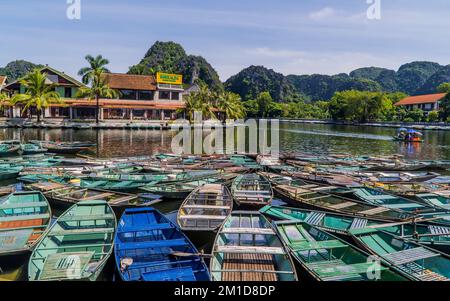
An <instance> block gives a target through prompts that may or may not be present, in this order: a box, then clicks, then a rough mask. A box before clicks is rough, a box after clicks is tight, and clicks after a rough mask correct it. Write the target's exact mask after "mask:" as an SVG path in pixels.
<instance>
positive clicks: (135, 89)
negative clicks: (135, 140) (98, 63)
mask: <svg viewBox="0 0 450 301" xmlns="http://www.w3.org/2000/svg"><path fill="white" fill-rule="evenodd" d="M41 72H43V73H46V74H47V81H48V84H53V85H55V91H56V92H58V94H59V96H60V97H61V100H62V103H61V104H52V105H51V106H50V107H49V108H47V109H46V110H45V113H44V118H60V119H71V120H78V119H95V114H96V101H95V100H89V99H82V98H78V97H77V92H78V90H79V89H80V88H82V87H84V85H83V84H82V83H80V82H79V81H77V80H76V79H74V78H72V77H70V76H68V75H66V74H64V73H63V72H60V71H57V70H55V69H53V68H51V67H48V66H46V67H44V68H42V69H41ZM104 80H105V81H106V83H107V84H108V85H109V87H110V88H111V89H114V90H116V91H117V92H118V95H119V96H118V98H116V99H106V98H102V99H100V100H99V105H100V110H99V118H100V119H101V120H171V119H176V118H179V117H182V116H181V115H183V114H182V113H179V111H180V109H182V108H184V102H183V94H184V89H183V83H182V77H181V75H176V74H165V73H158V74H157V75H156V76H153V75H131V74H119V73H105V74H104ZM5 89H7V91H8V93H9V94H10V95H11V96H12V95H14V94H16V93H24V92H25V87H23V85H22V84H21V83H20V80H17V81H15V82H12V83H10V84H8V85H6V86H5ZM35 114H36V113H35V110H33V108H32V109H31V110H27V112H23V110H22V107H21V106H14V107H11V108H10V109H9V110H6V116H7V117H14V118H18V117H32V116H34V115H35Z"/></svg>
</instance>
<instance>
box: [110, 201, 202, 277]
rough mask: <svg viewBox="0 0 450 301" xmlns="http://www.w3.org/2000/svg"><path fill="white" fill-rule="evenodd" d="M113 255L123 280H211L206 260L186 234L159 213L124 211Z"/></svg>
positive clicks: (143, 209) (136, 209)
mask: <svg viewBox="0 0 450 301" xmlns="http://www.w3.org/2000/svg"><path fill="white" fill-rule="evenodd" d="M114 253H115V258H116V267H117V271H118V272H119V274H120V277H121V278H122V280H124V281H208V280H210V276H209V273H208V269H207V266H206V264H205V262H204V260H203V257H202V256H201V255H200V254H199V252H198V251H197V249H196V248H195V246H194V245H193V244H192V243H191V241H190V240H189V239H188V238H187V236H186V235H184V234H183V232H181V231H180V229H178V227H177V226H176V225H174V224H173V223H172V222H171V221H169V220H168V219H167V218H166V217H165V216H164V215H163V214H161V213H160V212H159V211H158V210H156V209H154V208H151V207H146V208H135V209H127V210H125V212H124V214H123V215H122V218H121V220H120V222H119V227H118V229H117V233H116V238H115V244H114Z"/></svg>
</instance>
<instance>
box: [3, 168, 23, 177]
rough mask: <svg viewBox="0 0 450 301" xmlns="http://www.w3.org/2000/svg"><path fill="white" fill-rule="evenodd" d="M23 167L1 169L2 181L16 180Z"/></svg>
mask: <svg viewBox="0 0 450 301" xmlns="http://www.w3.org/2000/svg"><path fill="white" fill-rule="evenodd" d="M22 168H23V167H22V166H14V167H9V168H0V180H8V179H15V178H17V176H18V175H19V173H20V171H21V170H22Z"/></svg>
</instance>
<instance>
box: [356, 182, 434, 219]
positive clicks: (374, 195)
mask: <svg viewBox="0 0 450 301" xmlns="http://www.w3.org/2000/svg"><path fill="white" fill-rule="evenodd" d="M353 195H354V196H356V197H357V198H358V199H360V200H362V201H365V202H367V203H369V204H374V205H378V206H383V207H387V208H393V209H398V210H401V211H406V212H411V213H415V214H418V213H422V212H433V211H435V209H434V208H433V207H431V206H428V205H427V204H424V203H422V204H419V203H418V202H415V201H412V200H409V199H405V198H402V197H399V196H396V195H392V194H388V193H386V192H384V191H382V190H380V189H373V188H369V187H359V188H354V189H353Z"/></svg>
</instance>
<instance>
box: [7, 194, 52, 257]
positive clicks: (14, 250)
mask: <svg viewBox="0 0 450 301" xmlns="http://www.w3.org/2000/svg"><path fill="white" fill-rule="evenodd" d="M51 216H52V214H51V209H50V205H49V203H48V201H47V199H46V198H45V197H44V196H43V195H42V193H40V192H36V191H28V192H14V193H12V194H10V195H9V196H8V197H6V198H3V199H1V200H0V256H4V255H13V254H14V255H17V254H20V253H25V252H28V251H31V250H32V249H33V247H34V246H35V245H36V243H37V242H38V241H39V239H40V238H41V236H42V233H44V231H45V230H46V229H47V228H48V226H49V225H50V220H51Z"/></svg>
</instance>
